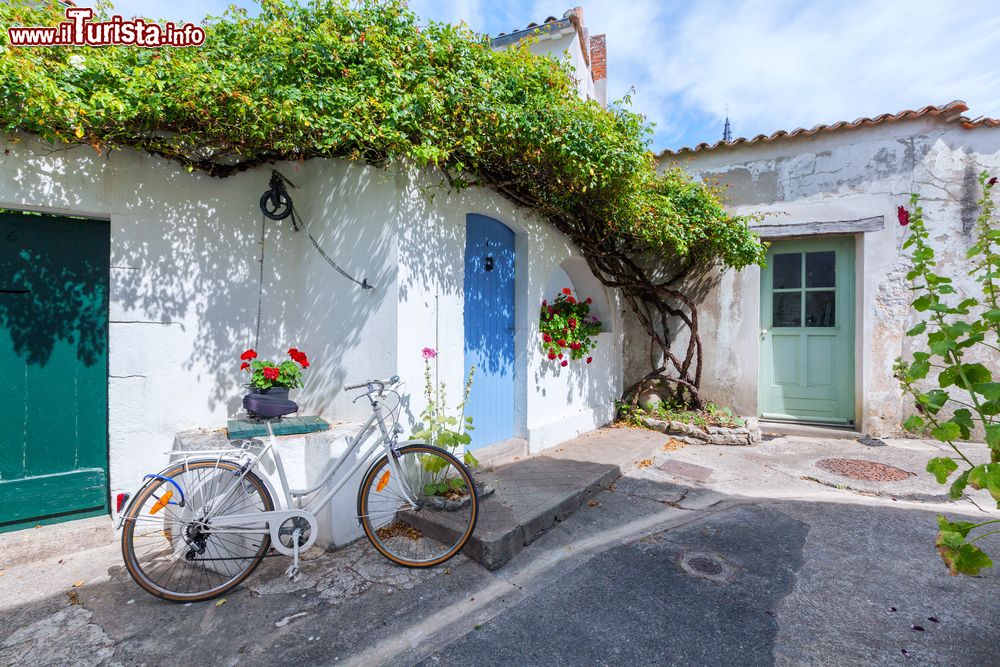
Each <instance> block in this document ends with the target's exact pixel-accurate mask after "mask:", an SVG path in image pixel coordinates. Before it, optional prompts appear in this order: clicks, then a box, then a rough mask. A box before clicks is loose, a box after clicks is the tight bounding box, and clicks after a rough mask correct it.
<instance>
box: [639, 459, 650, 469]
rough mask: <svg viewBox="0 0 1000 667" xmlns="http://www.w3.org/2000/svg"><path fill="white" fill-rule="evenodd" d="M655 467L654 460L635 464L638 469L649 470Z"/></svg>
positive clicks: (644, 460)
mask: <svg viewBox="0 0 1000 667" xmlns="http://www.w3.org/2000/svg"><path fill="white" fill-rule="evenodd" d="M651 465H653V459H643V460H641V461H639V462H638V463H636V464H635V467H636V468H648V467H649V466H651Z"/></svg>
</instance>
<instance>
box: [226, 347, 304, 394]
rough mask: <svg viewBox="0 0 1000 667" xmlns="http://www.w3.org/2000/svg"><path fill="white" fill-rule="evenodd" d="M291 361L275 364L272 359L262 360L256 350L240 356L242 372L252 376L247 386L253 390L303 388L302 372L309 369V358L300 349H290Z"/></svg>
mask: <svg viewBox="0 0 1000 667" xmlns="http://www.w3.org/2000/svg"><path fill="white" fill-rule="evenodd" d="M288 356H289V359H288V360H286V361H282V362H281V363H275V362H274V361H271V360H270V359H260V358H259V357H258V355H257V352H256V351H255V350H252V349H251V350H247V351H246V352H244V353H243V354H241V355H240V359H241V360H242V363H241V364H240V371H242V372H244V373H249V374H250V382H248V383H247V386H249V387H251V388H253V389H270V388H272V387H287V388H288V389H296V388H298V387H301V386H302V371H303V370H305V369H306V368H309V357H307V356H306V353H305V352H302V351H301V350H299V349H298V348H295V347H293V348H289V350H288Z"/></svg>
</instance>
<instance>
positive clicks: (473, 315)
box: [465, 214, 514, 449]
mask: <svg viewBox="0 0 1000 667" xmlns="http://www.w3.org/2000/svg"><path fill="white" fill-rule="evenodd" d="M472 366H475V367H476V375H475V380H474V381H473V383H472V392H471V393H470V394H469V403H468V404H467V405H466V409H465V414H466V415H468V416H471V417H472V426H473V431H471V433H470V435H471V436H472V444H471V445H470V448H471V449H475V448H477V447H483V446H485V445H489V444H492V443H494V442H498V441H500V440H505V439H507V438H511V437H513V436H514V232H513V231H511V229H510V228H509V227H507V226H506V225H504V224H503V223H501V222H498V221H496V220H493V219H492V218H487V217H486V216H484V215H476V214H470V215H469V216H468V217H467V218H466V237H465V372H466V374H468V372H469V368H470V367H472Z"/></svg>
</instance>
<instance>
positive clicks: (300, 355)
mask: <svg viewBox="0 0 1000 667" xmlns="http://www.w3.org/2000/svg"><path fill="white" fill-rule="evenodd" d="M288 356H290V357H291V358H292V361H295V362H296V363H298V364H299V365H300V366H302V368H309V357H307V356H306V353H305V352H302V351H300V350H299V349H298V348H297V347H292V348H289V350H288Z"/></svg>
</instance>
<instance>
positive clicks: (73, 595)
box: [69, 590, 80, 604]
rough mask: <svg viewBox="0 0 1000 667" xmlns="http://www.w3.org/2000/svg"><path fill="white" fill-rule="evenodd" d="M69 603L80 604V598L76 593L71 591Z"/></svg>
mask: <svg viewBox="0 0 1000 667" xmlns="http://www.w3.org/2000/svg"><path fill="white" fill-rule="evenodd" d="M69 603H70V604H80V596H79V595H77V594H76V591H74V590H71V591H70V592H69Z"/></svg>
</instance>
